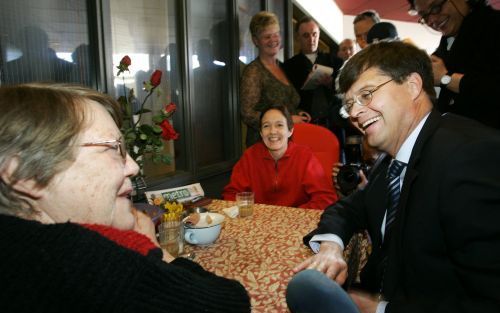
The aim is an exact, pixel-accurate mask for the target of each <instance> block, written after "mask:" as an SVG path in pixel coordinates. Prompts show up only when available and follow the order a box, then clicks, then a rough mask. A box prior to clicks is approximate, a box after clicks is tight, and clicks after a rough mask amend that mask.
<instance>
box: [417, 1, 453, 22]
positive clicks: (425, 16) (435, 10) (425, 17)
mask: <svg viewBox="0 0 500 313" xmlns="http://www.w3.org/2000/svg"><path fill="white" fill-rule="evenodd" d="M447 1H448V0H441V1H440V2H438V3H435V4H433V5H432V6H431V7H430V8H429V10H427V12H425V13H420V12H419V13H418V14H419V15H420V18H419V19H418V22H419V23H420V24H427V23H428V22H429V17H430V16H431V15H436V14H439V13H441V10H442V9H443V5H444V4H445V3H446V2H447Z"/></svg>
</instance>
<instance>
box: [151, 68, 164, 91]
mask: <svg viewBox="0 0 500 313" xmlns="http://www.w3.org/2000/svg"><path fill="white" fill-rule="evenodd" d="M161 74H162V73H161V71H160V70H155V71H154V72H153V74H152V75H151V78H150V79H149V81H150V82H151V86H153V87H156V86H158V85H159V84H160V83H161Z"/></svg>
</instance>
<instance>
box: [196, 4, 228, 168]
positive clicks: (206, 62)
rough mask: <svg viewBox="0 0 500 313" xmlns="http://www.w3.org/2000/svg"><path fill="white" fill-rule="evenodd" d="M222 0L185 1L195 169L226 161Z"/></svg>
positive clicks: (225, 36)
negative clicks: (188, 32)
mask: <svg viewBox="0 0 500 313" xmlns="http://www.w3.org/2000/svg"><path fill="white" fill-rule="evenodd" d="M226 4H227V1H226V0H213V1H206V0H192V1H189V5H188V8H189V10H190V12H189V13H188V16H189V17H188V21H187V24H188V25H189V26H188V27H190V34H191V35H192V36H190V37H189V38H188V40H189V45H190V47H191V49H190V53H189V57H190V59H191V60H192V62H191V64H192V68H191V70H192V77H193V80H192V83H193V86H192V90H193V91H192V93H191V95H192V97H193V100H194V101H193V103H192V110H191V112H193V116H192V121H193V123H194V125H195V127H194V142H195V150H194V151H195V154H196V159H195V160H196V165H197V167H198V168H200V167H203V166H208V165H213V164H216V163H218V162H223V161H225V160H228V159H229V158H230V156H231V154H232V151H231V142H232V140H233V132H232V131H231V129H232V125H233V123H231V120H232V119H233V118H232V117H230V116H229V112H230V108H229V105H230V103H229V98H230V97H229V89H228V88H229V87H230V84H229V81H230V75H229V74H230V72H229V65H230V64H229V51H230V49H231V46H230V42H231V40H230V37H229V30H230V29H229V23H228V19H227V18H228V10H227V5H226Z"/></svg>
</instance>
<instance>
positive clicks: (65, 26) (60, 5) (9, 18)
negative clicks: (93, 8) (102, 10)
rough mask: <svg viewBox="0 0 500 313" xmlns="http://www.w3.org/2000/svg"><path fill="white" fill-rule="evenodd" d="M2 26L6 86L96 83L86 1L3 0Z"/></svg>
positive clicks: (1, 70)
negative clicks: (53, 82) (47, 83)
mask: <svg viewBox="0 0 500 313" xmlns="http://www.w3.org/2000/svg"><path fill="white" fill-rule="evenodd" d="M0 29H1V30H2V33H1V37H0V52H1V54H0V82H1V84H15V83H26V82H34V81H55V82H75V83H81V84H85V85H88V86H92V85H93V83H95V82H94V81H93V79H92V78H91V77H92V76H95V73H91V70H90V69H91V68H92V67H91V66H90V60H89V53H88V50H89V34H88V20H87V8H86V1H85V0H73V1H65V0H39V1H30V0H17V1H2V2H0ZM92 48H93V47H92ZM94 80H95V79H94Z"/></svg>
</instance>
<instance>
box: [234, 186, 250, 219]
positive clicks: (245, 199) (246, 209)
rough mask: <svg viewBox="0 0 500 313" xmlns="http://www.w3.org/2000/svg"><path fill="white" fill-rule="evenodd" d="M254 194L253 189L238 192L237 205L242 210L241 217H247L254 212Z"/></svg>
mask: <svg viewBox="0 0 500 313" xmlns="http://www.w3.org/2000/svg"><path fill="white" fill-rule="evenodd" d="M253 203H254V194H253V192H251V191H245V192H238V193H237V194H236V205H238V209H239V211H240V217H247V216H251V215H252V214H253Z"/></svg>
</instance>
